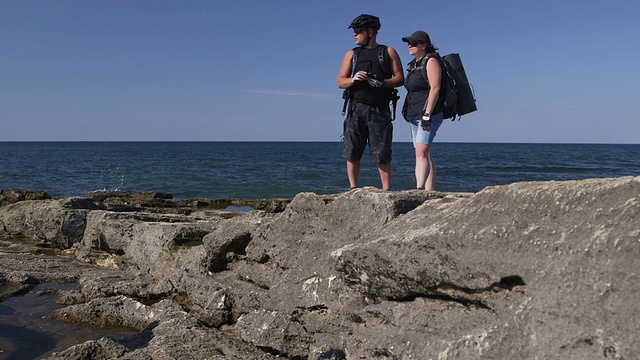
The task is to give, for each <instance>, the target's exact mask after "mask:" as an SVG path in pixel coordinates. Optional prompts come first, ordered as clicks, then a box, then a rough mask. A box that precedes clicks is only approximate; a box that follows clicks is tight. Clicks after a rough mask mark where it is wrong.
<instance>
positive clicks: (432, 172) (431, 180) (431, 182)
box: [424, 145, 436, 191]
mask: <svg viewBox="0 0 640 360" xmlns="http://www.w3.org/2000/svg"><path fill="white" fill-rule="evenodd" d="M425 146H426V148H427V149H426V151H425V157H426V158H427V181H426V183H425V186H424V189H425V190H427V191H433V190H434V186H435V184H436V164H435V163H434V162H433V157H432V156H431V145H425Z"/></svg>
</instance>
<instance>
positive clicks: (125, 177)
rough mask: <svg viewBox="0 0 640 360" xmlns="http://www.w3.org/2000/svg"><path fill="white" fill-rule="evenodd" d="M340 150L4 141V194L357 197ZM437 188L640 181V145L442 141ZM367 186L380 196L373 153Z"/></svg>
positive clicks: (400, 173)
mask: <svg viewBox="0 0 640 360" xmlns="http://www.w3.org/2000/svg"><path fill="white" fill-rule="evenodd" d="M341 152H342V143H340V142H0V190H7V189H21V190H37V191H45V192H47V193H48V194H49V195H51V196H53V197H72V196H81V195H83V194H86V193H90V192H95V191H132V192H162V193H170V194H173V197H174V198H175V199H194V198H206V199H228V198H243V199H264V198H293V197H294V196H295V195H296V194H298V193H301V192H313V193H316V194H333V193H339V192H343V191H347V190H348V189H349V182H348V181H347V174H346V165H345V161H344V160H343V158H342V157H341ZM433 158H434V162H435V164H436V167H437V177H436V190H437V191H447V192H477V191H480V190H482V189H483V188H485V187H487V186H493V185H504V184H510V183H513V182H520V181H548V180H581V179H587V178H604V177H620V176H640V144H524V143H435V144H434V145H433ZM414 165H415V155H414V149H413V145H412V144H411V143H408V142H407V143H403V142H397V143H394V144H393V162H392V190H407V189H414V188H415V179H414ZM359 186H360V187H363V186H373V187H377V188H380V179H379V175H378V171H377V167H376V166H375V164H373V163H372V161H371V158H370V155H369V152H368V149H367V150H366V151H365V154H364V156H363V158H362V168H361V172H360V179H359Z"/></svg>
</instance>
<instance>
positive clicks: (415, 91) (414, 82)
mask: <svg viewBox="0 0 640 360" xmlns="http://www.w3.org/2000/svg"><path fill="white" fill-rule="evenodd" d="M437 56H440V55H438V53H429V54H427V55H425V57H424V58H423V59H425V60H424V61H419V62H418V66H415V64H416V60H415V59H414V60H412V61H411V62H410V63H409V64H408V66H407V76H405V78H404V87H405V89H407V95H406V97H405V98H404V104H403V105H402V116H403V117H404V119H405V120H406V121H412V120H418V119H420V118H422V115H423V114H424V108H425V107H426V105H427V99H428V98H429V91H430V90H431V85H430V84H429V79H427V78H426V72H425V66H427V61H428V59H429V58H432V57H437ZM420 60H422V59H420ZM443 76H444V74H443ZM443 79H444V77H442V78H441V82H442V80H443ZM440 88H441V89H442V84H440ZM442 94H443V92H442V91H441V92H440V96H439V97H438V101H437V102H436V106H435V107H434V108H433V110H432V111H431V113H432V114H438V113H440V112H442V107H443V104H444V98H443V96H442Z"/></svg>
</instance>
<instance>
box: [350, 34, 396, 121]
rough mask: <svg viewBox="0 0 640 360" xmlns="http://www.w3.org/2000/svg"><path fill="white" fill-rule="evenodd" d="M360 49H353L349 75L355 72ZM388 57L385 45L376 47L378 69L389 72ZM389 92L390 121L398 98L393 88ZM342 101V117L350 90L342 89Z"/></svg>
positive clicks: (393, 117) (389, 63)
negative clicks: (391, 110)
mask: <svg viewBox="0 0 640 360" xmlns="http://www.w3.org/2000/svg"><path fill="white" fill-rule="evenodd" d="M359 50H360V47H359V46H358V47H354V48H353V49H352V51H353V58H352V59H351V75H353V74H355V71H356V63H357V61H358V51H359ZM388 57H389V51H387V46H386V45H380V46H378V62H380V67H381V68H383V69H387V70H389V72H391V61H386V60H385V59H386V58H388ZM390 90H391V99H390V102H391V105H392V107H393V112H392V113H391V120H395V119H396V107H397V105H398V100H400V96H399V95H398V89H396V88H393V89H390ZM342 99H344V103H343V105H342V115H344V114H346V112H347V107H348V104H349V102H350V101H351V89H344V91H343V92H342Z"/></svg>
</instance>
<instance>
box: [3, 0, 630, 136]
mask: <svg viewBox="0 0 640 360" xmlns="http://www.w3.org/2000/svg"><path fill="white" fill-rule="evenodd" d="M639 4H640V3H639V2H637V1H609V2H605V1H593V0H591V1H574V0H563V1H557V0H556V1H547V0H543V1H527V2H524V1H512V0H509V1H507V0H500V1H491V0H489V1H457V2H451V1H448V2H446V1H429V2H427V1H394V2H392V1H368V2H365V1H347V0H325V1H313V2H311V1H301V0H288V1H279V0H273V1H256V0H246V1H162V0H158V1H151V0H109V1H106V0H104V1H89V0H82V1H80V0H65V1H45V0H40V1H33V0H0V44H2V51H1V52H0V141H22V140H25V141H40V140H53V141H69V140H71V141H75V140H96V141H110V140H113V141H121V140H123V141H126V140H140V141H156V140H158V141H159V140H176V141H231V140H233V141H271V140H274V141H339V140H340V134H341V131H342V121H343V117H342V115H341V108H342V99H341V93H342V92H341V90H340V89H338V88H337V86H336V79H337V75H338V69H339V67H340V63H341V61H342V58H343V56H344V54H345V52H346V51H347V50H348V49H350V48H351V47H352V46H353V36H352V33H351V32H350V31H349V30H347V26H348V25H349V23H350V22H351V20H352V19H353V18H354V17H355V16H357V15H358V14H361V13H369V14H374V15H377V16H379V17H380V19H381V23H382V29H381V30H380V34H379V36H378V41H379V42H380V43H383V44H387V45H390V46H392V47H394V48H396V49H397V51H398V53H399V54H400V57H401V60H402V62H403V63H407V62H409V61H410V60H411V58H410V56H409V55H408V51H407V47H406V44H405V43H403V42H402V40H401V38H402V37H403V36H407V35H410V34H411V33H412V32H413V31H414V30H418V29H421V30H425V31H427V32H428V33H429V34H430V35H431V38H432V40H433V42H434V43H435V45H436V46H437V47H439V48H440V52H441V53H442V54H448V53H452V52H457V53H459V54H460V56H461V57H462V60H463V63H464V66H465V69H466V71H467V75H468V77H469V80H470V82H471V83H472V85H473V87H474V89H475V93H476V98H477V106H478V111H476V112H475V113H472V114H469V115H466V116H464V117H463V118H462V120H461V121H456V122H446V123H445V124H444V125H443V127H441V128H440V131H439V132H438V138H437V139H436V140H437V141H441V142H445V141H454V142H455V141H463V142H467V141H470V142H560V143H635V144H637V143H640V119H639V117H640V115H639V114H640V101H638V100H637V97H638V96H639V94H640V69H639V65H640V46H638V39H640V26H639V25H638V22H637V14H638V13H640V5H639ZM400 94H401V95H402V97H403V98H402V99H401V101H402V100H404V94H405V91H404V89H403V88H401V91H400ZM394 140H395V141H409V130H408V125H407V124H406V123H405V122H404V120H403V119H402V117H401V115H400V113H399V112H398V120H396V122H395V134H394Z"/></svg>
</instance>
